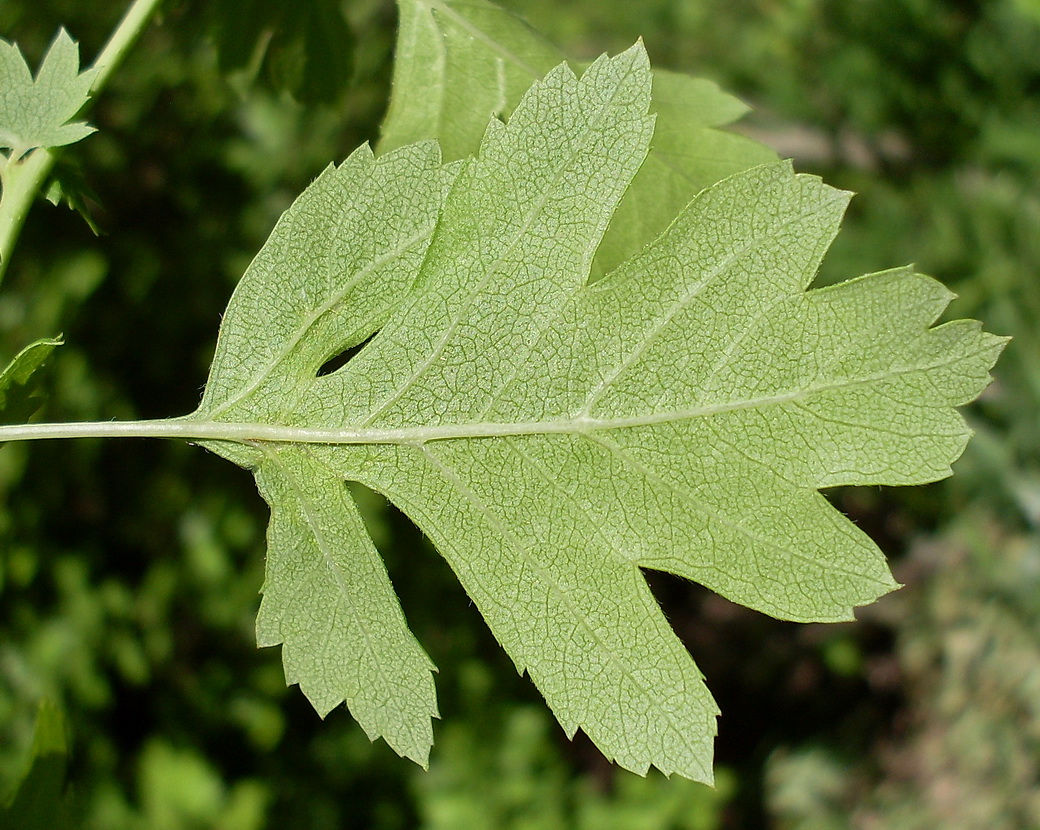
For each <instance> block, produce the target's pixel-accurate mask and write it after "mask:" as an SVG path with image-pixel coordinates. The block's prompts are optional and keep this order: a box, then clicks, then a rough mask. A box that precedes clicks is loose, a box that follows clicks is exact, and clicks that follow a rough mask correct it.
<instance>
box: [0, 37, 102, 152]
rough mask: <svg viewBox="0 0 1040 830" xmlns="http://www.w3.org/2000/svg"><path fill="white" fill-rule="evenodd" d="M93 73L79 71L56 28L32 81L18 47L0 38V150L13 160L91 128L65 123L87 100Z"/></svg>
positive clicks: (75, 55)
mask: <svg viewBox="0 0 1040 830" xmlns="http://www.w3.org/2000/svg"><path fill="white" fill-rule="evenodd" d="M94 75H95V70H93V69H88V70H86V71H84V72H80V71H79V46H77V45H76V42H75V41H73V40H72V38H71V37H69V34H68V32H66V31H65V30H64V29H59V30H58V34H57V35H56V36H55V38H54V41H53V42H52V43H51V46H50V48H49V49H48V50H47V54H46V55H45V56H44V58H43V63H41V64H40V69H39V71H38V72H37V73H36V79H35V80H33V77H32V74H31V73H30V72H29V66H28V65H27V64H26V62H25V58H23V57H22V53H21V51H20V50H19V49H18V46H17V45H15V44H13V43H8V42H7V41H6V40H2V39H0V147H7V148H10V150H11V158H13V159H18V158H20V157H21V156H22V155H24V154H25V153H26V152H28V151H29V150H31V149H33V148H36V147H61V146H63V145H65V144H72V143H74V142H76V141H79V140H80V139H82V138H86V137H87V136H88V135H90V134H91V133H92V132H94V128H93V127H91V126H89V125H88V124H87V123H86V122H84V121H71V120H70V119H71V118H72V117H73V116H74V115H75V114H76V113H77V112H79V111H80V110H81V109H82V108H83V105H84V104H86V103H87V99H88V98H89V97H90V86H91V84H92V83H93V81H94Z"/></svg>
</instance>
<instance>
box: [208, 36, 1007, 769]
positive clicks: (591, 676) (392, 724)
mask: <svg viewBox="0 0 1040 830" xmlns="http://www.w3.org/2000/svg"><path fill="white" fill-rule="evenodd" d="M650 91H651V75H650V69H649V64H648V61H647V57H646V54H645V52H644V50H643V48H642V46H641V44H636V46H634V47H633V48H631V49H630V50H628V51H627V52H625V53H624V54H622V55H619V56H618V57H615V58H601V59H600V60H598V61H596V62H595V63H594V64H592V65H591V66H590V67H589V68H588V69H587V70H586V71H585V73H584V74H583V75H582V76H581V77H580V79H579V78H576V77H575V76H574V74H573V73H572V71H571V70H570V69H569V68H568V67H567V66H566V65H560V66H558V67H557V68H556V69H554V70H552V71H551V72H549V74H548V75H546V77H545V78H544V79H543V80H542V81H539V82H537V83H535V84H534V86H533V87H532V88H531V89H530V90H529V91H528V93H527V94H526V95H525V96H524V97H523V98H522V100H521V101H520V103H519V104H518V105H517V106H516V108H515V109H514V111H513V113H512V115H511V117H510V118H509V120H508V123H506V124H503V123H502V122H500V121H499V120H497V119H492V120H491V122H490V124H489V125H488V127H487V131H486V135H485V137H484V140H483V142H482V143H481V146H480V151H479V153H478V154H477V156H476V157H474V158H471V159H468V160H466V161H465V162H463V163H461V164H458V163H457V164H453V165H449V166H448V167H446V168H440V167H439V166H438V163H437V158H436V151H435V148H434V147H433V146H432V145H431V144H429V143H420V144H417V145H410V146H407V147H404V148H401V149H398V150H395V151H394V152H391V153H388V154H386V155H384V156H381V157H380V158H378V159H373V157H372V155H371V153H370V152H369V151H368V149H367V148H362V149H361V150H359V151H358V152H356V153H354V154H353V155H352V156H351V157H350V158H349V159H348V160H347V161H346V162H345V163H344V164H343V165H342V166H341V167H339V168H330V169H329V170H327V171H326V172H325V173H324V174H323V175H322V176H321V177H320V178H319V179H318V180H317V181H316V182H315V183H314V184H313V185H312V186H311V188H309V189H308V190H307V192H305V193H304V194H303V196H301V198H300V200H299V201H298V202H297V203H296V204H295V205H294V206H293V207H291V208H290V210H289V211H288V212H287V213H286V215H285V216H284V217H283V219H282V220H281V222H280V223H279V225H278V227H276V229H275V231H274V233H273V234H272V237H271V239H270V241H269V242H268V243H267V245H266V246H265V247H264V249H263V250H262V251H261V252H260V254H259V255H258V256H257V259H256V261H255V262H254V263H253V264H252V266H251V267H250V268H249V270H248V271H247V273H246V274H245V276H244V277H243V280H242V282H241V284H240V285H239V287H238V289H237V290H236V292H235V295H234V297H233V298H232V300H231V303H230V305H229V307H228V311H227V314H226V316H225V318H224V322H223V325H222V327H221V332H220V338H219V340H218V344H217V352H216V356H215V358H214V363H213V367H212V370H211V374H210V379H209V382H208V384H207V387H206V392H205V395H204V398H203V401H202V404H201V406H200V408H199V410H198V412H196V413H195V414H194V415H193V416H190V417H189V420H190V419H194V420H196V421H201V422H207V423H209V424H213V423H218V424H220V423H223V424H226V425H228V426H227V433H226V434H227V435H228V436H232V435H239V436H245V437H244V438H241V440H240V441H238V442H237V443H236V442H235V441H233V440H231V439H230V438H229V440H227V441H213V442H210V443H209V446H211V447H212V448H213V449H215V450H216V451H218V452H221V453H222V454H224V455H226V456H227V457H229V458H232V459H233V460H235V461H237V462H238V463H240V464H243V465H246V466H249V467H251V468H252V469H254V470H255V472H256V475H257V479H258V482H259V485H260V490H261V492H262V493H263V494H264V497H265V498H266V499H267V500H268V501H269V502H270V503H271V506H272V512H273V519H272V525H271V531H270V534H269V542H270V546H269V551H268V560H267V580H266V582H265V586H264V599H263V604H262V606H261V611H260V619H259V622H258V635H259V640H260V643H261V644H263V645H272V644H275V643H277V642H282V643H284V648H283V656H284V660H285V663H286V674H287V677H288V679H289V681H290V682H298V683H299V684H300V685H301V687H302V688H303V690H304V692H305V693H306V694H307V695H308V696H309V697H311V699H312V700H313V701H314V702H315V705H316V706H317V708H318V709H319V711H320V712H325V711H326V710H327V709H328V708H329V707H331V706H332V705H334V704H335V703H336V702H337V701H338V700H339V699H340V698H344V699H345V700H346V702H347V705H348V706H349V707H350V709H351V711H352V712H353V713H354V714H355V717H357V718H358V720H359V721H360V722H361V724H362V726H363V727H364V728H365V729H366V731H367V732H368V733H369V735H370V736H374V735H376V734H382V735H384V737H386V738H387V740H388V742H389V743H390V744H391V745H392V746H394V747H395V748H396V749H398V751H400V752H403V753H405V754H408V755H410V756H411V757H413V758H419V759H421V760H425V758H426V753H427V752H428V749H429V732H428V721H429V715H430V713H431V712H433V711H435V709H434V706H435V704H434V702H433V697H432V688H431V687H430V686H429V685H428V681H429V668H430V665H429V662H428V661H427V659H426V658H425V655H424V654H423V653H422V652H421V650H420V649H418V647H417V646H414V644H413V641H412V639H411V635H410V634H409V633H408V631H407V628H406V626H405V622H404V618H403V615H402V614H401V611H400V609H399V608H398V606H397V603H396V602H395V600H394V597H393V594H392V591H391V589H390V587H389V583H388V582H387V579H386V573H385V570H384V569H383V567H382V565H381V564H380V563H379V561H378V559H377V558H376V555H375V551H374V549H373V547H372V544H371V542H370V541H369V540H368V538H367V537H366V536H365V535H364V534H363V533H362V529H361V524H360V521H359V519H358V516H357V512H356V510H355V508H353V506H352V505H351V503H350V500H349V498H348V495H347V490H346V485H345V484H344V482H345V481H357V482H360V483H362V484H364V485H365V486H367V487H369V488H372V489H374V490H376V491H378V492H380V493H383V494H384V495H386V496H387V497H388V498H389V499H390V500H391V501H392V502H393V503H394V504H396V505H397V506H398V507H400V508H401V509H402V510H403V511H404V512H405V513H406V514H407V515H409V516H410V517H411V518H412V519H413V520H414V521H415V522H416V523H417V524H418V525H419V526H420V528H421V529H422V530H423V531H424V532H425V533H426V534H427V535H428V536H429V537H430V538H431V539H432V540H433V541H434V542H435V544H436V545H437V548H438V549H439V550H440V552H441V554H442V555H443V556H444V557H445V558H446V559H447V561H448V562H449V563H450V564H451V566H452V568H453V569H454V570H455V572H456V574H457V575H458V577H459V579H460V581H461V582H462V584H463V585H464V586H465V588H466V590H467V591H468V592H469V595H470V596H471V597H472V599H473V601H474V602H475V603H476V605H477V606H478V607H479V609H480V611H481V613H482V614H483V615H484V618H485V620H486V621H487V623H488V625H489V626H490V628H491V630H492V632H493V633H494V634H495V636H496V637H497V638H498V640H499V641H500V642H501V643H502V645H503V647H504V648H505V649H506V650H507V651H508V653H509V654H510V656H511V657H512V659H513V660H514V661H515V663H516V666H517V668H518V670H520V671H526V672H527V673H528V674H529V675H530V677H531V679H532V680H533V681H534V682H535V684H536V685H537V686H538V688H539V689H540V690H541V692H542V693H543V695H544V696H545V698H546V701H547V702H548V704H549V706H550V707H551V708H552V710H553V712H554V713H555V715H556V717H557V718H558V719H559V721H560V723H561V724H562V726H563V728H564V730H565V731H566V732H567V734H568V735H573V734H574V732H575V731H576V730H577V729H578V728H581V729H583V730H584V731H585V732H586V733H587V734H588V735H589V736H590V737H591V739H592V740H593V741H594V742H595V743H596V744H597V746H599V748H600V749H601V750H602V751H603V752H604V754H605V755H606V756H607V757H608V758H611V759H614V760H615V761H617V763H619V764H621V765H622V766H624V767H627V768H628V769H632V770H635V771H637V772H645V771H646V769H647V768H648V766H650V765H654V766H656V767H658V768H659V769H661V770H662V771H663V772H665V773H672V772H677V773H679V774H681V775H684V776H686V777H689V778H693V779H695V780H699V781H711V778H712V770H711V757H712V738H713V736H714V734H715V718H716V714H717V709H716V706H715V703H714V701H713V700H712V698H711V695H710V694H709V692H708V691H707V688H706V687H705V685H704V682H703V679H702V676H701V673H700V671H699V670H698V669H697V667H696V665H695V664H694V662H693V661H692V659H691V658H690V655H689V654H688V653H687V652H686V650H685V648H684V647H683V646H682V644H681V643H680V642H679V640H678V638H677V637H676V636H675V635H674V633H673V632H672V631H671V629H670V628H669V626H668V624H667V621H666V620H665V618H664V616H663V614H662V613H661V611H660V609H659V607H658V605H657V603H656V601H655V600H654V597H653V596H652V594H651V593H650V591H649V589H648V587H647V585H646V582H645V579H644V577H643V574H642V573H641V570H640V569H641V568H652V569H656V570H663V571H669V572H671V573H675V574H680V575H682V576H685V577H688V578H690V579H693V580H696V581H698V582H700V583H702V584H704V585H706V586H708V587H710V588H712V589H713V590H715V591H717V592H719V593H720V594H722V595H723V596H726V597H728V598H730V599H732V600H734V601H736V602H740V603H743V604H745V605H748V606H750V607H752V608H756V609H758V610H761V611H763V612H766V613H769V614H772V615H774V616H777V617H781V618H784V619H790V620H804V621H810V620H814V621H827V620H847V619H851V618H852V615H853V609H854V608H855V607H856V606H858V605H863V604H865V603H869V602H871V601H873V600H874V599H875V598H876V597H878V596H880V595H881V594H884V593H886V592H888V591H890V590H892V589H893V588H895V587H896V583H895V582H894V581H893V579H892V576H891V574H890V573H889V570H888V568H887V566H886V564H885V560H884V557H883V556H882V554H881V553H880V551H879V550H878V549H877V547H876V546H875V545H874V544H873V543H872V542H871V541H870V540H869V539H868V538H867V537H866V535H865V534H863V533H862V532H861V531H860V530H859V529H858V528H857V527H856V526H855V525H853V524H852V523H851V522H849V521H848V520H847V519H845V518H844V517H843V516H842V515H841V514H840V513H838V512H837V511H836V510H835V509H834V508H833V507H831V506H830V505H829V504H828V502H827V501H826V500H825V499H824V498H823V496H821V495H820V494H819V492H818V490H819V489H820V488H823V487H831V486H835V485H839V484H868V483H870V484H878V483H884V484H912V483H920V482H924V481H931V480H934V479H937V478H941V477H943V476H945V475H948V474H949V472H950V470H949V465H950V463H951V462H952V461H953V460H954V459H955V458H956V457H957V456H958V455H959V454H960V452H961V451H962V449H963V447H964V444H965V441H966V440H967V438H968V434H969V431H968V429H967V428H966V427H965V425H964V422H963V420H962V419H961V418H960V416H959V415H958V414H957V412H956V411H955V409H954V407H955V406H957V405H960V404H963V403H966V402H967V401H969V400H971V399H972V398H973V397H975V396H976V395H977V394H978V393H979V391H980V390H981V389H982V388H983V387H984V386H985V385H986V383H987V381H988V374H987V372H988V369H989V368H990V366H991V365H992V364H993V362H994V361H995V359H996V357H997V354H998V353H999V351H1000V349H1001V348H1002V346H1003V342H1004V341H1003V340H1002V339H1001V338H997V337H992V336H990V335H987V334H984V333H982V332H981V331H980V328H979V325H978V324H977V323H975V322H969V321H958V322H954V323H948V324H945V325H943V326H940V327H938V328H930V326H931V324H932V323H933V322H934V320H935V319H936V317H937V315H938V314H939V313H940V312H941V311H942V309H943V308H944V307H945V305H946V304H947V302H948V301H949V299H950V294H949V292H947V291H946V290H945V289H944V288H943V287H942V286H940V285H939V284H938V283H936V282H934V281H933V280H931V279H928V278H927V277H923V276H920V275H918V274H915V273H913V271H911V270H909V269H899V270H895V271H890V272H885V273H882V274H875V275H871V276H868V277H863V278H860V279H858V280H853V281H851V282H848V283H845V284H842V285H838V286H834V287H831V288H826V289H823V290H816V291H806V290H805V288H806V286H807V285H808V283H809V282H810V281H811V280H812V278H813V276H814V274H815V272H816V269H817V267H818V265H819V262H820V260H821V258H822V257H823V255H824V252H825V251H826V249H827V246H828V245H829V243H830V242H831V240H832V238H833V236H834V235H835V233H836V231H837V228H838V224H839V222H840V219H841V216H842V213H843V210H844V208H845V205H846V203H847V200H848V194H846V193H843V192H841V191H837V190H833V189H831V188H829V187H826V186H825V185H823V184H822V183H821V182H820V181H819V180H818V179H816V178H815V177H811V176H802V175H795V174H794V172H793V171H792V170H791V166H790V164H787V163H774V164H770V165H766V166H762V167H756V168H753V169H751V170H748V171H745V172H742V173H739V174H736V175H734V176H731V177H728V178H726V179H724V180H722V181H721V182H719V183H717V184H716V185H714V186H713V187H711V188H709V189H708V190H705V191H704V192H703V193H701V194H700V195H699V196H698V197H697V198H696V199H694V200H693V201H692V202H691V203H690V204H689V205H688V206H687V207H686V208H685V209H684V210H683V211H682V212H681V213H680V214H679V216H678V217H677V218H675V219H674V221H673V222H672V223H671V224H670V225H669V227H668V228H667V230H665V231H664V233H662V234H661V235H660V236H659V237H658V238H657V239H656V240H654V241H653V242H652V244H650V245H649V246H647V247H645V248H644V249H643V250H642V251H641V252H640V253H639V254H638V255H637V256H635V257H634V258H632V259H630V260H628V261H627V262H626V263H624V264H623V265H622V266H621V267H619V268H618V269H617V270H615V271H614V272H613V273H611V274H610V275H608V276H607V277H606V278H604V279H603V280H600V281H598V282H593V283H590V282H589V281H588V277H589V273H590V269H591V264H592V260H593V257H594V255H595V252H596V249H597V246H598V245H599V243H600V240H601V238H602V236H603V234H604V232H605V230H606V228H607V225H608V222H609V221H610V218H611V215H612V213H613V212H614V211H615V210H616V209H617V206H618V204H619V203H620V202H621V200H622V197H623V195H624V193H625V191H626V188H627V187H628V186H629V183H630V181H631V180H632V178H633V177H634V176H636V175H637V171H638V170H639V169H640V165H642V164H643V163H644V159H645V157H646V154H647V151H648V147H649V145H650V141H651V137H652V135H653V129H654V119H653V117H652V116H650V115H649V114H648V112H649V107H650ZM449 188H450V189H449ZM373 333H375V334H374V336H373ZM369 338H371V339H370V340H369ZM366 340H369V342H367V344H365V342H366ZM361 344H365V345H363V346H362V347H361V348H360V349H357V347H358V346H359V345H361ZM345 350H350V351H347V354H346V356H347V357H349V359H348V360H347V361H346V363H345V364H344V365H343V366H341V367H340V368H338V369H336V370H335V371H332V372H328V373H326V372H323V371H321V369H322V367H323V366H325V365H326V362H327V361H328V360H329V359H330V358H332V357H334V356H337V355H340V354H341V353H343V352H344V351H345ZM231 425H234V428H232V427H231Z"/></svg>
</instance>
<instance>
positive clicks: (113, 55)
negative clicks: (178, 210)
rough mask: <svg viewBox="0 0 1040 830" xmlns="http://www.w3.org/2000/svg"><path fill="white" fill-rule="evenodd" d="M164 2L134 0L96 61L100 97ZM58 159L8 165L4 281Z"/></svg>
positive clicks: (48, 155)
mask: <svg viewBox="0 0 1040 830" xmlns="http://www.w3.org/2000/svg"><path fill="white" fill-rule="evenodd" d="M160 2H161V0H134V2H133V3H132V4H131V6H130V8H129V9H127V11H126V14H125V15H123V19H122V20H120V21H119V25H118V26H116V28H115V30H114V31H113V32H112V35H111V37H109V39H108V43H106V44H105V47H104V48H103V49H102V50H101V54H100V55H98V57H97V60H95V61H94V64H93V67H92V68H94V69H96V70H97V75H95V76H94V83H93V84H92V85H91V87H90V91H91V93H92V94H94V95H96V94H97V93H99V92H100V91H101V90H102V88H103V87H104V85H105V83H106V82H107V81H108V79H109V77H110V76H111V74H112V72H113V71H114V70H115V69H116V67H117V66H118V65H119V63H120V62H121V61H122V59H123V57H124V56H125V55H126V53H127V51H128V50H129V49H130V47H131V46H132V45H133V43H134V41H135V40H137V37H138V35H140V34H141V31H142V30H143V29H144V27H145V24H146V23H147V22H148V20H149V19H150V18H151V16H152V14H154V12H155V9H156V7H157V6H158V5H159V3H160ZM56 158H57V155H56V152H55V151H54V150H49V149H46V148H43V147H41V148H38V149H37V150H34V151H33V152H31V153H29V154H28V155H27V156H23V157H22V158H21V159H18V160H15V159H14V158H13V154H12V158H11V159H9V160H8V161H7V163H6V165H5V166H4V169H3V176H2V181H3V193H2V194H0V281H2V280H3V278H4V273H5V272H6V271H7V266H8V263H9V262H10V261H11V252H12V251H13V250H14V245H15V242H16V241H17V239H18V234H19V233H20V232H21V230H22V225H23V223H24V222H25V217H26V216H27V215H28V213H29V208H30V207H31V205H32V201H33V199H34V198H35V196H36V193H37V191H39V189H40V187H41V185H42V184H43V182H44V179H46V178H47V176H48V174H49V173H50V172H51V168H52V167H54V162H55V159H56Z"/></svg>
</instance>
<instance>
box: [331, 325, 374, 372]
mask: <svg viewBox="0 0 1040 830" xmlns="http://www.w3.org/2000/svg"><path fill="white" fill-rule="evenodd" d="M375 336H376V332H372V334H370V335H369V336H368V337H366V338H365V339H364V340H362V341H361V342H360V343H358V344H357V345H356V346H351V347H349V348H347V349H343V351H341V352H337V353H336V354H334V355H332V357H330V358H329V359H328V360H326V361H325V362H324V363H322V364H321V368H320V369H318V377H319V378H323V377H325V376H326V375H331V374H332V373H333V372H335V371H336V370H337V369H342V368H343V367H344V366H346V365H347V364H348V363H349V362H350V360H351V358H352V357H354V355H356V354H357V353H358V352H360V351H361V350H362V349H363V348H365V346H367V345H368V344H369V342H370V341H371V340H372V338H373V337H375Z"/></svg>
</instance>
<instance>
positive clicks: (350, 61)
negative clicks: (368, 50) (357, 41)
mask: <svg viewBox="0 0 1040 830" xmlns="http://www.w3.org/2000/svg"><path fill="white" fill-rule="evenodd" d="M202 13H203V19H204V20H205V21H207V32H208V33H209V34H210V35H211V36H212V37H213V39H214V41H215V42H216V46H217V53H218V56H219V61H220V66H221V68H222V69H223V70H224V71H226V72H236V71H244V72H245V73H246V75H247V77H248V78H249V80H256V79H262V80H263V81H264V82H265V83H267V84H268V85H269V86H271V87H272V88H273V89H275V90H284V91H286V92H288V93H289V94H290V95H292V96H293V98H295V99H296V100H298V101H300V102H302V103H306V104H316V103H328V102H332V101H334V100H336V99H337V98H338V97H339V95H340V93H342V91H343V90H344V89H345V88H346V87H347V86H348V85H349V83H350V81H351V79H352V77H353V74H354V35H353V32H352V31H351V28H350V25H349V23H348V21H347V18H346V16H345V14H344V4H343V3H342V2H341V0H308V2H306V3H283V2H279V0H215V2H207V3H206V4H205V5H204V6H203V8H202Z"/></svg>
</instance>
